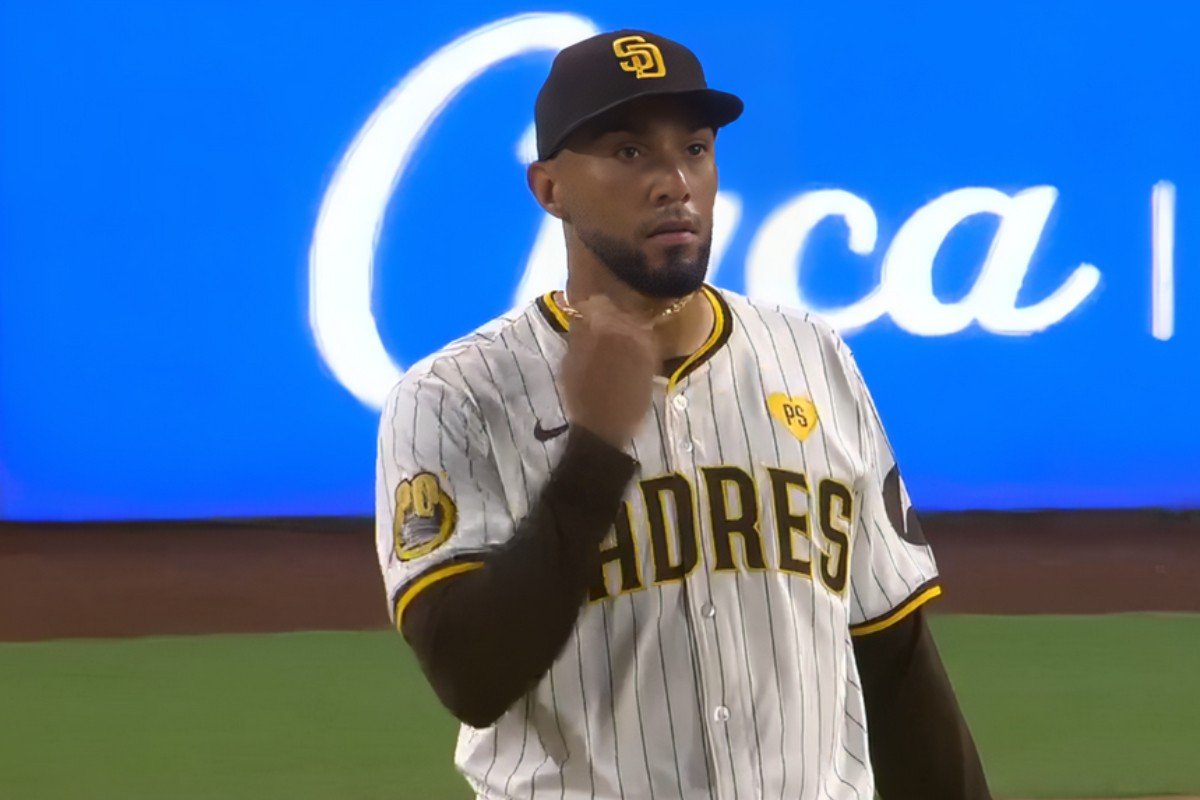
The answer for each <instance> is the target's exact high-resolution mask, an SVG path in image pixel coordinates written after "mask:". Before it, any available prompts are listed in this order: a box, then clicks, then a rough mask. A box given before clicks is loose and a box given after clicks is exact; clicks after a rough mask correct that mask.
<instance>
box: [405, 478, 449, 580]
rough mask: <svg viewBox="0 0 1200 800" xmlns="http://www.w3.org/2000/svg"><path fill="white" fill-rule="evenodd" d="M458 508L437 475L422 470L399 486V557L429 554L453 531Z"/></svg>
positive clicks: (418, 556)
mask: <svg viewBox="0 0 1200 800" xmlns="http://www.w3.org/2000/svg"><path fill="white" fill-rule="evenodd" d="M457 517H458V510H457V509H456V508H455V506H454V500H453V499H451V497H450V495H449V494H447V493H446V492H445V491H444V490H443V489H442V487H441V484H439V483H438V479H437V476H436V475H433V474H432V473H429V472H422V473H419V474H417V475H414V476H413V477H412V479H411V480H408V479H406V480H403V481H400V485H399V486H397V487H396V516H395V518H394V522H393V523H392V538H393V541H394V544H395V550H396V558H398V559H400V560H401V561H410V560H412V559H414V558H420V557H421V556H424V555H428V554H429V553H432V552H433V551H434V550H436V549H437V548H438V547H440V546H441V545H442V544H444V543H445V541H446V540H447V539H449V538H450V534H451V533H453V532H454V524H455V522H456V520H457Z"/></svg>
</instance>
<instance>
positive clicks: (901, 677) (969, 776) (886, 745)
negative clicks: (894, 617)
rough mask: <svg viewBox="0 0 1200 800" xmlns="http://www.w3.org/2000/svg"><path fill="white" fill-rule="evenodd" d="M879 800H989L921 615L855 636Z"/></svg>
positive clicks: (976, 755) (975, 753)
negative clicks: (878, 630) (874, 631)
mask: <svg viewBox="0 0 1200 800" xmlns="http://www.w3.org/2000/svg"><path fill="white" fill-rule="evenodd" d="M854 655H855V658H856V659H857V661H858V669H859V674H860V677H861V678H862V686H863V697H864V699H865V702H866V708H867V736H868V739H869V741H870V748H871V765H872V766H873V767H874V770H875V780H876V788H877V790H878V792H879V796H880V797H881V798H883V800H990V798H991V793H990V792H989V791H988V785H987V780H986V778H985V777H984V774H983V765H982V764H981V763H980V760H979V753H978V751H977V750H976V748H975V742H974V740H973V739H972V738H971V732H970V730H968V728H967V722H966V720H965V719H963V716H962V712H961V711H960V710H959V707H958V701H957V700H956V699H955V696H954V689H953V688H952V687H951V685H950V679H949V678H948V677H947V676H946V670H945V669H944V668H943V666H942V660H941V657H940V656H939V655H938V651H937V647H936V646H935V645H934V643H933V634H932V633H931V632H930V630H929V626H928V625H927V624H926V622H925V617H924V614H923V613H922V611H921V610H919V609H918V611H917V612H916V613H914V614H912V615H911V616H909V617H907V618H906V619H904V620H902V621H900V622H898V623H897V624H895V625H893V626H892V627H890V628H887V629H885V630H883V631H880V632H878V633H873V634H869V635H866V636H860V637H856V638H855V640H854Z"/></svg>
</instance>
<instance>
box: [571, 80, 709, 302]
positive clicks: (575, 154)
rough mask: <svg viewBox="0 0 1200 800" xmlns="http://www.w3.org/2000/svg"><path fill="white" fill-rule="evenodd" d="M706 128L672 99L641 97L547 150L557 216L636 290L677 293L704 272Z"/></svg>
mask: <svg viewBox="0 0 1200 800" xmlns="http://www.w3.org/2000/svg"><path fill="white" fill-rule="evenodd" d="M715 135H716V134H715V132H714V131H713V129H712V128H711V127H709V126H708V125H707V124H706V123H705V122H703V121H702V119H701V118H700V117H699V116H697V114H696V111H695V109H693V108H692V107H691V106H690V105H688V104H687V103H686V102H685V101H682V100H680V99H679V98H672V97H648V98H640V99H638V100H634V101H631V102H629V103H626V104H625V105H623V106H621V107H620V108H618V109H616V110H614V111H613V112H610V113H609V114H606V115H604V116H603V117H601V118H599V119H597V120H594V121H593V122H592V123H590V124H589V125H587V126H585V127H584V128H583V129H581V130H580V131H577V132H576V133H575V134H573V135H572V136H571V138H570V139H569V140H568V141H567V143H566V146H565V147H564V149H563V150H562V151H561V152H560V153H559V154H558V156H557V157H556V158H555V161H556V162H557V163H556V164H555V167H554V169H555V171H556V178H557V181H558V184H559V188H560V190H561V194H560V199H561V203H562V209H563V219H564V221H566V222H567V223H569V224H570V226H571V228H572V230H573V232H574V234H575V236H576V237H577V238H578V239H579V241H580V242H581V243H582V244H583V245H584V246H585V247H586V248H587V249H588V250H590V251H591V252H592V253H593V254H594V255H595V256H596V257H597V258H598V259H599V260H600V262H601V263H603V264H604V265H605V266H606V267H607V268H608V269H609V270H610V271H611V272H612V273H613V274H614V275H615V276H616V277H617V278H619V279H620V280H622V281H623V282H625V283H626V284H628V285H629V286H631V287H632V288H634V289H635V290H637V291H638V292H641V293H642V294H644V295H648V296H651V297H662V298H670V297H682V296H684V295H686V294H689V293H691V292H693V291H695V290H696V289H698V288H699V287H700V284H701V282H703V280H704V276H705V273H706V271H707V269H708V256H709V250H710V249H711V246H712V212H713V202H714V201H715V199H716V194H717V165H716V161H715V160H714V157H713V144H714V139H715Z"/></svg>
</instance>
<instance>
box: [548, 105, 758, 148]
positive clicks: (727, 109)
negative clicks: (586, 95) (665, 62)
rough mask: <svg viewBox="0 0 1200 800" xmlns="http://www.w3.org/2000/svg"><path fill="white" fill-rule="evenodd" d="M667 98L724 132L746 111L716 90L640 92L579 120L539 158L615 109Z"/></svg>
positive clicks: (560, 146) (743, 106)
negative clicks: (685, 104) (684, 102)
mask: <svg viewBox="0 0 1200 800" xmlns="http://www.w3.org/2000/svg"><path fill="white" fill-rule="evenodd" d="M667 95H672V96H675V97H682V98H685V99H686V100H688V101H689V102H690V103H692V104H693V105H694V106H695V107H696V108H697V109H699V110H700V113H701V114H702V116H703V117H704V118H705V121H707V122H708V123H710V124H711V125H712V127H713V130H716V129H717V128H722V127H724V126H726V125H728V124H729V123H731V122H733V121H734V120H736V119H737V118H738V117H740V116H741V115H742V110H743V109H744V108H745V103H743V102H742V99H741V98H740V97H738V96H737V95H735V94H730V93H729V92H721V91H718V90H716V89H685V90H670V89H667V90H658V91H656V90H654V89H648V90H647V91H644V92H638V93H637V94H635V95H630V96H629V97H622V98H621V99H620V100H618V101H617V102H615V103H609V104H608V105H607V106H604V107H603V108H599V109H597V110H595V111H593V112H592V113H591V114H588V115H587V116H586V117H583V118H581V119H579V120H576V121H575V123H574V124H573V125H571V127H569V128H567V129H566V130H565V131H563V133H562V135H561V136H559V137H558V141H556V142H555V143H554V145H553V146H552V147H551V148H550V150H549V152H547V153H546V154H544V155H543V154H540V153H539V154H538V159H539V160H541V161H544V160H546V159H547V158H550V157H551V156H553V155H554V154H555V153H557V152H558V151H559V150H561V149H562V147H563V144H564V143H565V142H566V141H567V139H569V138H571V134H573V133H575V131H577V130H579V129H580V128H582V127H583V126H584V125H587V124H588V123H589V122H591V121H592V120H594V119H596V118H597V117H600V116H603V115H604V114H607V113H608V112H609V111H612V110H613V109H615V108H620V107H621V106H623V105H625V104H626V103H630V102H632V101H634V100H637V99H639V98H642V97H655V96H667Z"/></svg>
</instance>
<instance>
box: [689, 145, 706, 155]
mask: <svg viewBox="0 0 1200 800" xmlns="http://www.w3.org/2000/svg"><path fill="white" fill-rule="evenodd" d="M687 151H688V154H689V155H693V156H702V155H704V154H705V153H707V152H708V145H707V144H705V143H704V142H695V143H693V144H689V145H688V148H687Z"/></svg>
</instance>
